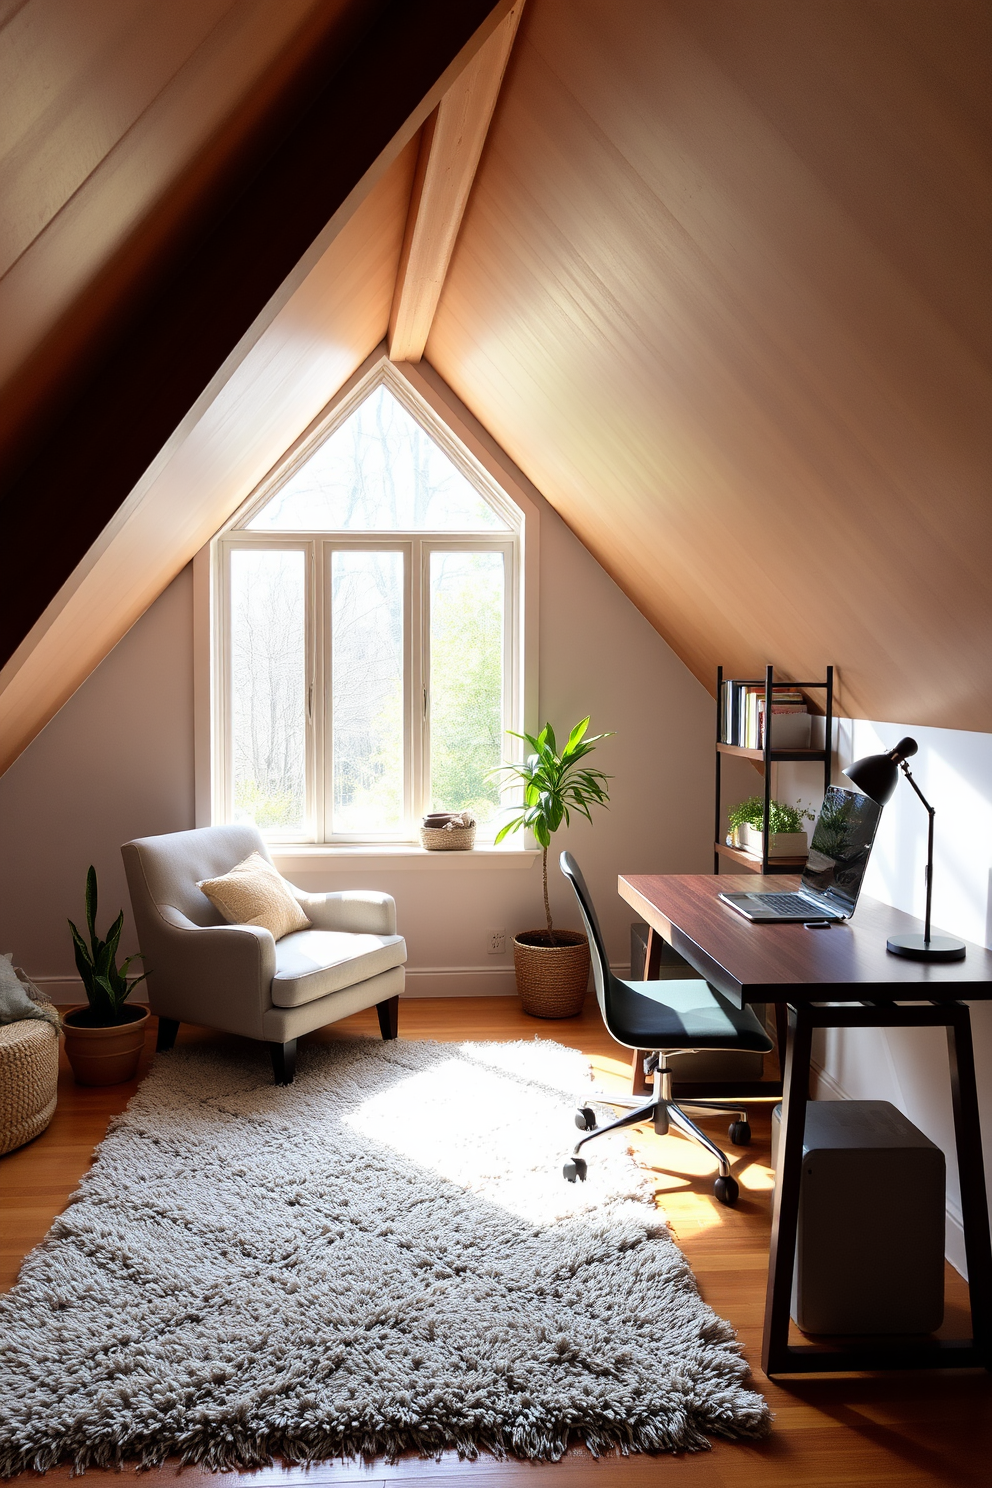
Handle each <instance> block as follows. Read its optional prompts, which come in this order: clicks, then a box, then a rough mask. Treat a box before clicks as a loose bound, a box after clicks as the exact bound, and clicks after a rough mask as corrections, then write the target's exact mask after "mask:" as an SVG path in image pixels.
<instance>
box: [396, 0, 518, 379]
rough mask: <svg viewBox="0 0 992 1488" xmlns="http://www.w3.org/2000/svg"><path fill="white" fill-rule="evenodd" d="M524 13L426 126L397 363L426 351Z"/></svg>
mask: <svg viewBox="0 0 992 1488" xmlns="http://www.w3.org/2000/svg"><path fill="white" fill-rule="evenodd" d="M522 10H523V0H519V3H518V4H516V5H514V7H513V9H512V10H511V11H510V13H509V15H508V16H507V17H506V19H505V20H504V21H503V22H502V23H501V24H500V25H499V26H497V28H496V30H495V31H494V32H493V34H492V36H490V38H489V40H488V41H487V42H486V43H485V45H484V46H483V47H480V49H479V51H478V52H477V53H476V56H475V58H474V59H473V61H472V62H470V63H469V65H468V67H466V68H465V70H464V72H463V73H462V74H461V76H460V77H459V78H458V80H457V81H456V82H455V83H454V84H453V85H452V87H451V88H450V89H449V90H448V92H447V93H446V94H445V95H444V97H443V98H442V100H441V102H440V104H439V105H438V107H437V109H436V110H435V111H434V113H433V114H432V115H431V117H430V118H429V119H428V120H427V122H426V123H425V125H424V129H423V134H422V136H421V143H420V157H419V159H418V162H417V174H416V177H415V179H414V183H413V192H412V195H411V199H410V213H409V216H408V218H407V224H406V234H405V236H404V240H403V251H402V253H401V255H400V266H399V271H398V273H397V275H396V291H395V293H394V295H393V306H392V310H391V312H390V316H389V356H390V360H391V361H394V362H419V361H420V359H421V357H422V356H423V354H424V347H425V346H426V345H427V337H428V336H429V335H430V330H431V323H432V321H433V319H434V311H435V310H436V309H437V302H438V300H439V299H440V296H441V289H442V287H443V285H444V280H445V275H446V274H447V272H448V265H449V263H450V262H451V255H452V253H453V252H454V249H455V240H456V238H457V237H458V229H459V228H460V227H461V223H462V217H463V215H464V212H465V207H466V205H467V203H468V198H469V192H470V191H471V190H472V182H473V181H474V180H475V173H476V170H477V169H478V165H479V160H480V158H481V156H482V147H483V145H484V144H485V142H486V135H487V133H488V131H489V121H490V120H491V119H492V116H493V110H494V108H495V107H496V99H497V98H498V96H499V90H500V85H501V84H502V82H503V74H504V73H505V71H506V64H507V62H508V61H509V59H510V51H511V49H512V47H513V39H514V37H515V36H516V34H517V26H518V25H519V22H520V14H521V11H522Z"/></svg>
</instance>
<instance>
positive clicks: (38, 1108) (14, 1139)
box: [0, 1018, 59, 1155]
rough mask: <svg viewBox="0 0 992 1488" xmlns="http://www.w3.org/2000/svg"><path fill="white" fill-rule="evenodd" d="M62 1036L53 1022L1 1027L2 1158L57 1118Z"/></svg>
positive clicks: (30, 1020) (26, 1021) (32, 1020)
mask: <svg viewBox="0 0 992 1488" xmlns="http://www.w3.org/2000/svg"><path fill="white" fill-rule="evenodd" d="M58 1079H59V1036H58V1034H57V1033H56V1031H55V1029H54V1028H53V1026H52V1024H51V1023H45V1022H43V1021H42V1020H41V1019H40V1018H23V1019H21V1020H20V1021H19V1022H17V1023H4V1024H3V1025H0V1155H2V1154H3V1153H5V1152H13V1150H14V1148H15V1147H23V1145H24V1143H25V1142H30V1141H31V1138H32V1137H37V1136H38V1135H39V1134H40V1133H41V1132H43V1131H44V1130H45V1127H46V1126H47V1125H48V1123H49V1122H50V1121H51V1119H52V1117H53V1116H54V1115H55V1102H56V1097H57V1089H58Z"/></svg>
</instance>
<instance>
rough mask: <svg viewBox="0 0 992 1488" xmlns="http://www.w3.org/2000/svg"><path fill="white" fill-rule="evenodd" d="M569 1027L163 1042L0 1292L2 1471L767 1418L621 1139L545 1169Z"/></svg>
mask: <svg viewBox="0 0 992 1488" xmlns="http://www.w3.org/2000/svg"><path fill="white" fill-rule="evenodd" d="M589 1088H590V1087H589V1074H588V1066H587V1063H586V1061H585V1060H584V1059H583V1058H582V1056H581V1055H578V1054H576V1053H574V1052H572V1051H571V1050H568V1049H563V1048H561V1047H560V1046H559V1045H557V1044H553V1043H548V1042H540V1041H536V1040H535V1041H534V1042H533V1043H509V1044H472V1043H465V1044H436V1043H426V1042H425V1043H413V1042H405V1041H402V1040H399V1041H397V1042H395V1043H388V1044H384V1043H381V1042H378V1041H375V1042H373V1041H371V1040H368V1041H366V1040H362V1041H360V1042H343V1043H336V1044H328V1045H320V1044H317V1045H312V1046H310V1047H309V1048H304V1049H302V1050H301V1054H300V1064H299V1072H298V1074H297V1078H296V1083H295V1084H294V1085H292V1086H288V1087H277V1086H275V1085H273V1084H272V1075H271V1071H270V1069H269V1060H268V1055H267V1052H266V1050H265V1049H264V1048H261V1047H260V1048H259V1049H258V1051H257V1053H256V1052H255V1051H254V1050H250V1051H246V1049H245V1046H244V1045H239V1046H238V1047H237V1048H236V1049H233V1050H232V1051H231V1052H230V1053H217V1052H208V1051H206V1050H204V1049H198V1048H196V1047H195V1046H191V1047H189V1048H183V1047H182V1046H180V1047H179V1048H178V1049H176V1050H174V1051H173V1052H172V1053H169V1054H165V1055H160V1056H159V1057H158V1058H157V1060H156V1062H155V1065H154V1068H153V1070H152V1073H151V1074H150V1075H149V1077H148V1078H147V1079H146V1080H145V1082H144V1084H143V1085H142V1086H141V1088H140V1089H139V1091H138V1093H137V1094H136V1095H135V1097H134V1099H133V1100H132V1101H131V1104H130V1106H129V1107H128V1109H127V1111H126V1112H125V1114H124V1115H123V1116H122V1117H120V1118H119V1119H118V1120H117V1122H116V1123H115V1124H114V1125H113V1127H112V1129H111V1132H110V1134H109V1135H108V1137H107V1138H106V1140H105V1141H104V1143H103V1145H102V1146H101V1148H100V1149H99V1154H98V1158H97V1161H96V1163H95V1165H94V1167H93V1168H92V1170H91V1171H90V1173H89V1174H88V1175H87V1177H86V1178H85V1179H84V1181H83V1184H82V1186H81V1187H80V1189H79V1190H78V1192H77V1193H76V1194H75V1196H74V1198H73V1201H72V1202H71V1203H70V1205H69V1207H68V1209H67V1210H66V1212H65V1214H64V1215H62V1216H61V1217H60V1218H59V1219H58V1220H56V1222H55V1224H54V1226H53V1227H52V1230H51V1232H50V1234H49V1236H48V1238H47V1239H46V1240H45V1241H44V1243H43V1244H42V1245H40V1246H39V1247H38V1249H37V1250H36V1251H34V1252H33V1254H32V1255H31V1256H29V1257H28V1259H27V1260H26V1261H25V1263H24V1267H23V1269H22V1271H21V1275H20V1278H19V1280H18V1282H17V1284H16V1286H15V1288H14V1290H13V1291H12V1292H10V1293H9V1294H8V1295H7V1296H6V1297H4V1298H0V1470H2V1471H3V1472H4V1473H11V1472H15V1471H17V1470H18V1469H21V1468H38V1469H45V1468H47V1467H50V1466H51V1465H53V1464H54V1463H56V1462H59V1461H61V1460H63V1459H66V1458H68V1459H71V1460H73V1461H74V1462H75V1463H76V1465H77V1466H78V1467H84V1466H87V1465H97V1464H98V1465H101V1466H102V1465H109V1464H117V1463H120V1462H121V1461H123V1460H124V1459H132V1460H135V1461H136V1462H138V1463H141V1464H144V1465H148V1464H152V1463H157V1462H160V1461H161V1460H162V1459H163V1458H165V1457H166V1456H168V1455H170V1454H173V1453H174V1454H178V1455H179V1456H180V1457H181V1458H183V1459H184V1460H185V1461H187V1462H203V1463H206V1464H208V1465H210V1466H212V1467H249V1466H252V1465H256V1464H261V1463H267V1462H269V1461H270V1459H271V1458H273V1457H282V1458H284V1459H286V1460H287V1461H292V1462H308V1461H312V1460H316V1459H321V1458H330V1457H334V1456H336V1455H341V1454H344V1455H351V1454H364V1455H365V1456H367V1457H371V1456H374V1455H385V1456H392V1455H395V1454H396V1453H399V1452H401V1451H403V1450H404V1449H407V1448H413V1449H416V1450H419V1451H421V1452H423V1453H439V1452H441V1451H442V1450H443V1449H446V1448H456V1449H457V1450H458V1451H459V1452H461V1453H463V1454H465V1455H468V1456H473V1455H475V1454H476V1452H477V1451H478V1450H479V1449H486V1450H488V1451H490V1452H493V1453H495V1454H497V1455H498V1456H503V1455H507V1454H513V1455H516V1456H519V1457H529V1458H552V1459H554V1458H558V1457H560V1456H561V1454H562V1453H563V1452H564V1450H565V1448H566V1446H567V1445H568V1443H569V1442H570V1441H579V1442H585V1443H586V1444H587V1445H588V1446H589V1447H590V1448H591V1449H592V1450H593V1451H594V1452H603V1451H610V1450H616V1449H619V1450H621V1451H655V1450H675V1449H679V1448H700V1447H705V1446H707V1445H708V1442H707V1438H706V1433H708V1432H709V1433H715V1434H717V1435H720V1436H727V1437H735V1436H737V1437H754V1436H760V1435H762V1434H763V1433H764V1431H765V1430H766V1429H767V1422H768V1411H767V1407H766V1405H765V1402H764V1401H763V1399H762V1398H761V1397H760V1396H758V1395H756V1394H754V1393H752V1392H751V1391H750V1390H748V1389H747V1388H746V1387H745V1384H744V1380H745V1377H746V1366H745V1365H744V1363H743V1361H742V1359H741V1357H740V1354H739V1352H738V1348H737V1345H736V1343H735V1340H734V1335H733V1332H732V1330H731V1328H730V1327H729V1325H728V1324H727V1323H725V1322H723V1321H722V1320H721V1319H720V1318H718V1317H717V1316H716V1315H715V1313H713V1312H712V1311H711V1310H710V1308H709V1307H707V1306H706V1305H705V1304H704V1303H703V1302H702V1301H701V1300H700V1297H699V1295H698V1292H697V1290H696V1285H695V1282H694V1280H693V1277H692V1273H691V1272H690V1270H689V1267H688V1266H687V1265H686V1262H685V1260H684V1259H683V1257H682V1255H681V1253H680V1252H679V1250H678V1249H677V1248H676V1246H675V1244H674V1243H673V1241H672V1239H671V1237H670V1234H669V1232H668V1230H667V1228H666V1227H665V1224H664V1221H663V1217H662V1216H661V1215H659V1213H658V1212H657V1210H656V1209H655V1208H654V1206H653V1203H652V1201H651V1194H652V1190H651V1184H650V1181H649V1179H648V1177H647V1175H645V1174H644V1173H643V1172H642V1171H641V1170H640V1169H639V1168H638V1167H637V1165H636V1164H635V1162H634V1161H633V1159H632V1158H631V1157H630V1156H629V1155H628V1154H627V1153H626V1151H625V1143H624V1139H623V1136H622V1135H620V1134H618V1135H617V1137H616V1138H614V1139H612V1140H611V1139H609V1138H607V1139H606V1140H604V1142H602V1143H601V1144H599V1146H598V1148H597V1150H596V1152H595V1155H594V1158H593V1160H591V1161H590V1164H589V1181H588V1182H587V1183H586V1184H576V1185H571V1184H567V1183H565V1182H564V1181H563V1179H562V1177H561V1164H562V1159H563V1157H564V1156H565V1155H566V1154H567V1153H568V1150H569V1149H570V1147H571V1144H572V1141H573V1132H574V1127H573V1124H572V1108H573V1106H574V1103H575V1097H576V1095H579V1094H582V1093H583V1092H585V1093H586V1098H588V1092H589Z"/></svg>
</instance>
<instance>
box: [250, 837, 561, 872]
mask: <svg viewBox="0 0 992 1488" xmlns="http://www.w3.org/2000/svg"><path fill="white" fill-rule="evenodd" d="M268 846H269V852H270V854H271V856H272V861H273V863H275V865H276V867H277V868H278V869H279V872H280V873H282V874H283V875H284V876H285V877H286V878H289V879H292V877H293V874H294V873H313V872H320V871H326V870H328V869H332V870H334V871H335V872H337V871H339V870H343V869H347V868H354V869H357V870H359V871H360V872H362V873H367V872H369V871H372V872H379V871H381V870H385V869H391V870H393V871H394V872H395V871H396V870H397V869H407V868H413V869H417V870H418V871H421V872H422V871H424V870H427V871H428V872H437V871H443V870H445V869H463V870H466V869H467V870H469V871H474V872H477V871H482V872H493V871H494V870H505V869H511V868H532V867H533V866H534V864H535V863H538V862H540V860H541V853H540V850H539V849H536V848H505V847H491V846H482V847H471V848H468V849H466V850H465V851H461V852H459V851H448V852H428V851H427V849H426V848H423V847H418V846H417V845H416V844H415V843H412V842H389V843H377V844H374V845H372V844H369V843H366V842H356V843H335V844H334V845H333V846H328V845H324V844H313V845H306V846H304V845H296V846H294V845H293V844H292V843H284V842H283V843H281V842H270V843H269V845H268Z"/></svg>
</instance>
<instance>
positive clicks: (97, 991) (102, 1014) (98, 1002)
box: [69, 863, 147, 1028]
mask: <svg viewBox="0 0 992 1488" xmlns="http://www.w3.org/2000/svg"><path fill="white" fill-rule="evenodd" d="M96 908H97V886H96V869H95V868H94V867H93V864H92V863H91V864H90V870H89V872H88V873H87V875H86V927H87V929H88V930H89V935H90V943H89V945H87V944H86V942H85V940H84V939H83V937H82V936H81V935H80V933H79V931H78V930H77V929H76V927H75V925H74V924H73V923H72V921H71V920H70V921H69V929H70V930H71V931H72V947H73V950H74V951H75V953H76V970H77V971H78V972H79V975H80V977H81V978H82V982H83V986H84V988H85V989H86V1000H87V1002H88V1003H89V1005H90V1010H91V1012H92V1013H93V1017H94V1021H95V1022H96V1023H97V1025H98V1026H99V1027H108V1028H110V1027H113V1025H114V1024H115V1023H123V1022H125V1021H126V1019H125V1017H124V1004H125V1002H126V1001H127V999H128V997H129V996H130V995H131V993H132V992H133V991H134V989H135V987H136V986H137V985H138V983H139V982H143V981H144V979H145V977H146V976H147V972H143V973H142V975H141V976H140V977H136V978H135V979H134V981H133V982H129V981H128V979H127V969H128V967H129V966H130V965H131V962H132V961H134V960H135V959H140V952H138V955H137V958H136V957H135V956H128V958H127V960H126V961H125V962H124V963H123V965H121V966H118V965H117V947H118V945H119V944H120V938H121V931H122V929H123V928H124V911H123V910H121V912H120V914H119V915H118V916H117V918H116V920H115V921H114V923H113V924H112V925H111V927H110V929H109V930H108V931H107V938H106V940H101V939H100V937H99V936H98V935H97V933H96Z"/></svg>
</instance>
